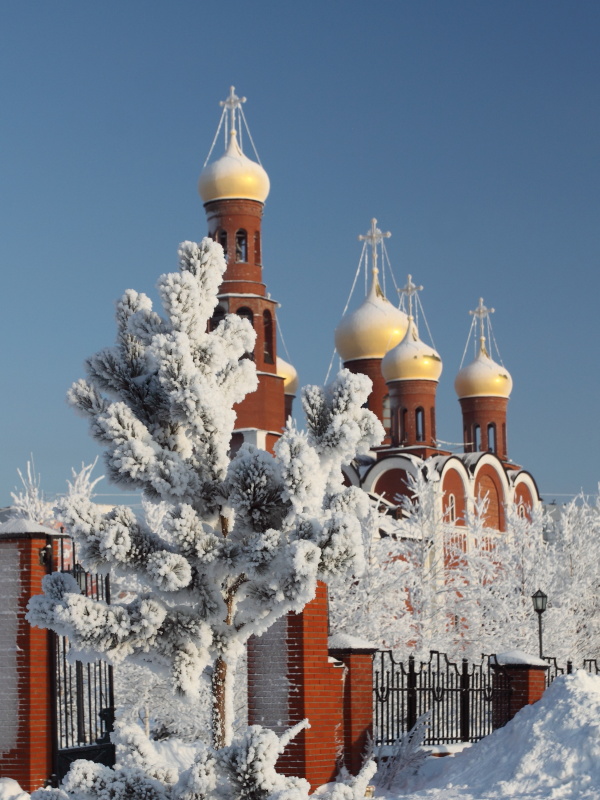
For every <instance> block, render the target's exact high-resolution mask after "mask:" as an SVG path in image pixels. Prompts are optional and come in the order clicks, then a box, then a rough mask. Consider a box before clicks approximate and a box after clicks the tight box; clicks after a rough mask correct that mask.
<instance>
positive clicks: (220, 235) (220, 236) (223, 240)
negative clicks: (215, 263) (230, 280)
mask: <svg viewBox="0 0 600 800" xmlns="http://www.w3.org/2000/svg"><path fill="white" fill-rule="evenodd" d="M216 240H217V242H218V243H219V244H220V245H221V247H222V248H223V255H224V256H225V258H227V231H223V230H218V231H217V236H216Z"/></svg>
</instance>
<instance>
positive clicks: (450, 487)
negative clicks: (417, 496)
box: [442, 469, 466, 525]
mask: <svg viewBox="0 0 600 800" xmlns="http://www.w3.org/2000/svg"><path fill="white" fill-rule="evenodd" d="M442 492H443V496H442V511H443V514H444V519H445V520H446V521H449V520H448V519H447V517H446V515H447V513H448V509H449V503H450V495H454V498H455V507H454V508H455V514H456V523H455V524H456V525H464V524H465V515H466V493H465V484H464V482H463V479H462V477H461V476H460V474H459V472H458V471H457V470H455V469H449V470H448V471H447V472H446V474H445V475H444V477H443V480H442Z"/></svg>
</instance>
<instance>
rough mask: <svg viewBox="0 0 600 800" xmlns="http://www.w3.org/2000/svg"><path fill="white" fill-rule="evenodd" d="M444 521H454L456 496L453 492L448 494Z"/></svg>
mask: <svg viewBox="0 0 600 800" xmlns="http://www.w3.org/2000/svg"><path fill="white" fill-rule="evenodd" d="M446 521H447V522H456V497H455V496H454V495H453V494H449V495H448V505H447V506H446Z"/></svg>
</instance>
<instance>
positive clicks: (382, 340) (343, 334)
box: [335, 219, 408, 444]
mask: <svg viewBox="0 0 600 800" xmlns="http://www.w3.org/2000/svg"><path fill="white" fill-rule="evenodd" d="M389 236H391V233H382V232H381V231H380V230H379V228H378V227H377V220H376V219H373V220H371V229H370V231H369V232H368V233H367V234H366V235H364V236H359V237H358V238H359V240H361V241H364V242H365V250H366V247H367V245H370V246H371V285H370V288H369V291H368V293H367V296H366V298H365V300H364V302H363V303H362V304H361V305H360V306H359V307H358V308H357V309H356V310H354V311H352V312H350V313H349V314H345V315H344V317H343V318H342V320H341V321H340V324H339V325H338V326H337V328H336V330H335V346H336V349H337V351H338V353H339V355H340V358H341V359H342V361H343V363H344V366H345V367H346V368H347V369H349V370H350V372H354V373H361V374H363V375H367V376H368V377H369V378H370V379H371V381H372V382H373V390H372V391H371V394H370V395H369V399H368V402H367V405H368V408H369V409H370V410H371V411H373V413H374V414H377V416H378V417H379V420H380V422H381V423H382V424H383V427H384V428H385V430H386V438H385V440H384V443H385V444H389V442H390V416H389V398H388V391H387V387H386V385H385V380H384V378H383V375H382V374H381V359H382V358H383V357H384V355H385V354H386V353H387V352H388V350H391V349H392V348H393V347H395V346H396V345H397V344H398V343H399V342H400V341H401V340H402V337H403V336H404V334H405V333H406V329H407V327H408V319H407V316H406V314H405V313H404V312H403V311H400V309H398V308H396V307H395V306H393V305H392V304H391V303H390V302H389V300H387V299H386V297H385V294H384V293H383V290H382V289H381V286H380V285H379V280H378V273H379V270H378V268H377V258H378V252H377V248H378V246H381V244H382V242H383V240H384V239H385V238H387V237H389ZM365 250H363V253H364V252H365ZM361 262H362V258H361ZM365 267H367V258H365Z"/></svg>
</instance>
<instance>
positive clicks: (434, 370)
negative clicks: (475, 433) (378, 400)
mask: <svg viewBox="0 0 600 800" xmlns="http://www.w3.org/2000/svg"><path fill="white" fill-rule="evenodd" d="M422 288H423V287H422V286H415V284H414V283H413V282H412V278H411V276H410V275H409V276H408V283H407V285H406V286H405V287H404V289H403V290H402V291H403V293H404V294H405V295H406V296H407V298H408V306H409V316H408V330H407V331H406V334H405V336H404V339H403V340H402V341H401V342H400V344H399V345H397V346H396V347H395V348H394V349H393V350H390V351H389V353H387V355H386V356H385V357H384V359H383V361H382V362H381V370H382V373H383V377H384V378H385V381H386V383H387V386H388V390H389V397H390V414H391V422H392V426H391V437H392V446H393V447H402V448H403V449H404V450H410V451H411V452H412V453H413V454H414V455H417V456H419V457H420V458H428V457H429V456H432V455H435V454H436V453H438V452H439V450H438V448H437V438H436V430H435V395H436V390H437V385H438V380H439V377H440V375H441V374H442V360H441V358H440V357H439V355H438V354H437V352H436V351H435V350H434V349H433V347H431V346H430V345H426V344H425V343H424V342H422V341H421V339H420V338H419V331H418V329H417V325H416V323H415V320H414V318H413V313H412V312H413V297H414V295H415V294H416V292H418V291H419V290H420V289H422Z"/></svg>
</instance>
